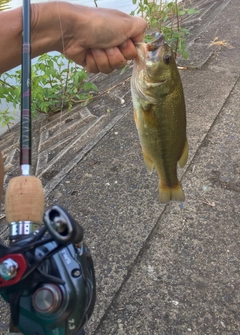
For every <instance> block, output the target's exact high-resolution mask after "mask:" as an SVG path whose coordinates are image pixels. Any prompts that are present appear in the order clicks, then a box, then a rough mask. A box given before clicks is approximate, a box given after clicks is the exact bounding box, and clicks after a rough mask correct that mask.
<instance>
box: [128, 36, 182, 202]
mask: <svg viewBox="0 0 240 335" xmlns="http://www.w3.org/2000/svg"><path fill="white" fill-rule="evenodd" d="M135 45H136V49H137V53H138V56H137V57H136V58H135V60H134V67H133V73H132V80H131V90H132V99H133V106H134V119H135V123H136V127H137V129H138V135H139V140H140V144H141V147H142V152H143V157H144V161H145V163H146V166H147V168H148V170H149V171H150V172H152V170H153V167H154V166H155V167H156V169H157V172H158V175H159V178H160V181H159V196H160V201H161V202H164V203H166V202H169V201H170V200H177V201H184V200H185V196H184V193H183V191H182V187H181V185H180V183H179V181H178V178H177V163H178V164H179V166H180V167H181V168H182V167H184V165H185V164H186V162H187V158H188V142H187V136H186V110H185V101H184V94H183V87H182V82H181V78H180V75H179V72H178V68H177V65H176V62H175V55H174V53H173V51H172V49H171V47H170V46H169V45H168V44H167V43H166V41H165V40H164V36H163V35H162V34H159V36H157V37H156V39H155V40H154V41H152V42H149V43H136V44H135Z"/></svg>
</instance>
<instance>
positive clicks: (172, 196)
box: [159, 183, 185, 203]
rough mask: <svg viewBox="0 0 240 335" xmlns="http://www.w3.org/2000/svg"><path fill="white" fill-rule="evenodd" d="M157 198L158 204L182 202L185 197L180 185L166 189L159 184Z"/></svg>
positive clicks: (166, 187)
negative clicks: (171, 201) (173, 201)
mask: <svg viewBox="0 0 240 335" xmlns="http://www.w3.org/2000/svg"><path fill="white" fill-rule="evenodd" d="M159 198H160V202H162V203H167V202H169V201H170V200H175V201H184V200H185V195H184V193H183V190H182V187H181V185H180V183H178V184H177V185H176V186H173V187H168V186H166V185H161V183H159Z"/></svg>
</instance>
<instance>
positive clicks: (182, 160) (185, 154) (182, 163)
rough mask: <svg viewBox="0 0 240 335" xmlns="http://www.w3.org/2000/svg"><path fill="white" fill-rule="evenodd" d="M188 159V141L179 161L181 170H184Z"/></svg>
mask: <svg viewBox="0 0 240 335" xmlns="http://www.w3.org/2000/svg"><path fill="white" fill-rule="evenodd" d="M187 159H188V141H187V140H186V141H185V144H184V148H183V152H182V156H181V158H180V159H179V161H178V165H179V166H180V168H183V167H184V166H185V164H186V163H187Z"/></svg>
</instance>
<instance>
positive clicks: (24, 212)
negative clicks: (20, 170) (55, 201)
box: [5, 176, 44, 224]
mask: <svg viewBox="0 0 240 335" xmlns="http://www.w3.org/2000/svg"><path fill="white" fill-rule="evenodd" d="M5 210H6V219H7V222H8V223H9V224H10V223H11V222H20V221H31V222H35V223H41V222H42V218H43V211H44V192H43V187H42V183H41V180H40V179H39V178H37V177H35V176H18V177H14V178H12V179H11V180H10V182H9V183H8V187H7V190H6V196H5Z"/></svg>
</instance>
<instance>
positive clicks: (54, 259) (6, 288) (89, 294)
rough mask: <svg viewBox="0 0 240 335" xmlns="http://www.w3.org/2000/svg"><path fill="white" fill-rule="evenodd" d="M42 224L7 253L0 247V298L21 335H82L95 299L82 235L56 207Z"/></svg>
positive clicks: (69, 218)
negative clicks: (7, 304)
mask: <svg viewBox="0 0 240 335" xmlns="http://www.w3.org/2000/svg"><path fill="white" fill-rule="evenodd" d="M43 221H44V226H43V227H42V228H41V229H40V230H38V231H35V232H33V233H31V234H28V235H26V236H24V237H20V238H18V239H16V240H14V241H13V242H12V243H11V245H10V246H9V247H8V246H6V245H4V244H1V243H0V294H1V295H2V297H3V298H4V299H5V300H6V301H7V302H8V303H9V304H10V311H11V318H12V320H11V321H12V323H13V325H14V326H16V327H17V328H18V329H19V330H20V331H21V332H22V333H23V334H24V335H80V334H81V335H82V334H84V330H83V326H84V324H85V323H86V322H87V321H88V319H89V318H90V316H91V314H92V312H93V308H94V304H95V298H96V283H95V275H94V267H93V261H92V258H91V255H90V252H89V250H88V248H87V246H86V245H85V243H84V242H83V229H82V227H81V226H80V225H79V224H78V223H77V222H76V221H75V220H74V219H73V218H72V217H71V216H70V215H69V213H68V212H66V211H65V210H64V209H63V208H61V207H60V206H58V205H55V206H53V207H51V208H50V209H49V210H47V211H46V212H45V214H44V216H43Z"/></svg>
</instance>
